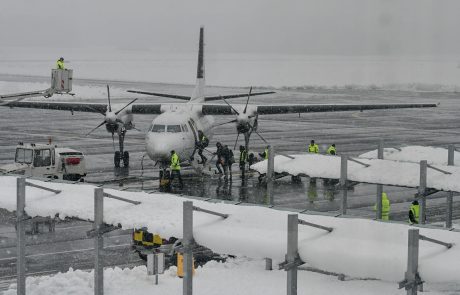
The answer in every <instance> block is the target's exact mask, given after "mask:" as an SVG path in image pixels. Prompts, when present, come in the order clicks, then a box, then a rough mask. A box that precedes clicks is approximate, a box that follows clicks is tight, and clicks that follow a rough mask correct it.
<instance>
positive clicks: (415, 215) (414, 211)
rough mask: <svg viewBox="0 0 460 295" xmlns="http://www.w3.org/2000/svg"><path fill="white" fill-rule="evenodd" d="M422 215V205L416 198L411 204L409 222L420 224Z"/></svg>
mask: <svg viewBox="0 0 460 295" xmlns="http://www.w3.org/2000/svg"><path fill="white" fill-rule="evenodd" d="M419 216H420V205H419V204H418V201H417V200H415V201H413V202H412V205H410V209H409V222H410V223H411V224H414V223H415V224H418V220H419Z"/></svg>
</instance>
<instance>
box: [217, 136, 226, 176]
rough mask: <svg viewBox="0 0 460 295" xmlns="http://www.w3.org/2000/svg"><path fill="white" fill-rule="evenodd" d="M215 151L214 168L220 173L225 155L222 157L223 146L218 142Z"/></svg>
mask: <svg viewBox="0 0 460 295" xmlns="http://www.w3.org/2000/svg"><path fill="white" fill-rule="evenodd" d="M216 147H217V151H216V152H215V155H217V160H216V168H217V171H219V174H222V169H224V164H225V157H224V147H223V146H222V144H221V143H220V142H217V143H216Z"/></svg>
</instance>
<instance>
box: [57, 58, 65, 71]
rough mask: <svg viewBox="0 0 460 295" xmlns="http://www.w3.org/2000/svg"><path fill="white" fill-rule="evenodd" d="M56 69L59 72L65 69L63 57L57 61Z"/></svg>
mask: <svg viewBox="0 0 460 295" xmlns="http://www.w3.org/2000/svg"><path fill="white" fill-rule="evenodd" d="M56 68H57V69H58V70H63V69H64V58H63V57H61V58H60V59H58V60H57V62H56Z"/></svg>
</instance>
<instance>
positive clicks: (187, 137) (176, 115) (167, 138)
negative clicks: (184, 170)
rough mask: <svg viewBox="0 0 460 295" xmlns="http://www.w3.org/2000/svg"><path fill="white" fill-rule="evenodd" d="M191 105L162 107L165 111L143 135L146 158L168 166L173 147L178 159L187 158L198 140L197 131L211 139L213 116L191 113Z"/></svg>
mask: <svg viewBox="0 0 460 295" xmlns="http://www.w3.org/2000/svg"><path fill="white" fill-rule="evenodd" d="M195 106H199V107H201V106H200V105H194V104H189V103H185V104H181V105H179V106H178V105H175V106H173V105H169V106H165V109H164V112H163V113H162V114H161V115H159V116H157V117H156V118H155V119H154V120H153V121H152V124H151V125H150V128H149V130H148V131H147V135H146V138H145V144H146V151H147V155H148V156H149V158H150V159H151V160H153V161H155V162H158V163H159V164H160V166H163V167H166V166H169V163H170V160H171V151H172V150H174V151H175V152H176V153H177V154H178V156H179V159H180V161H185V160H188V159H189V158H190V156H191V155H192V153H193V151H194V149H195V143H196V142H197V141H198V140H199V139H198V130H201V131H202V132H203V133H204V135H205V136H206V137H207V138H208V139H209V140H211V138H212V136H213V125H214V118H213V117H212V116H204V115H201V114H200V113H199V112H194V111H193V109H194V107H195Z"/></svg>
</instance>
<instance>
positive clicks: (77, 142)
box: [0, 76, 460, 276]
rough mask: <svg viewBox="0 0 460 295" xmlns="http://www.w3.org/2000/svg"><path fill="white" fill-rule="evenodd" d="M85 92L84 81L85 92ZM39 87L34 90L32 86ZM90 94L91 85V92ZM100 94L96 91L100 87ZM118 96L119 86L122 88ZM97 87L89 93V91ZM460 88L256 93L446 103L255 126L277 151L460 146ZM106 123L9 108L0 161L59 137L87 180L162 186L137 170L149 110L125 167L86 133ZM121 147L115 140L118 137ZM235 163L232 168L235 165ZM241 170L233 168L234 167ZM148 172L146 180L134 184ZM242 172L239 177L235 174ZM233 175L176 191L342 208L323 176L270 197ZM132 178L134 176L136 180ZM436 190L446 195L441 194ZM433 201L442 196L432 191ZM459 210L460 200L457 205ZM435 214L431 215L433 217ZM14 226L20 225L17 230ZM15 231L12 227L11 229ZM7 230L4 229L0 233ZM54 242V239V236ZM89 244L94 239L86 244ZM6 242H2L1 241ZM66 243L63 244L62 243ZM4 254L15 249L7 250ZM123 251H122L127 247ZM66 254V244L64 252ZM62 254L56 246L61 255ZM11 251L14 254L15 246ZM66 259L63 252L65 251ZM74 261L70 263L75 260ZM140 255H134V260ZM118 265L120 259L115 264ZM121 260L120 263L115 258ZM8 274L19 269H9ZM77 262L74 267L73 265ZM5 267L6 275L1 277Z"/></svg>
mask: <svg viewBox="0 0 460 295" xmlns="http://www.w3.org/2000/svg"><path fill="white" fill-rule="evenodd" d="M0 80H3V81H16V82H23V81H33V82H40V83H42V82H47V81H48V79H47V78H46V79H45V78H34V77H21V76H0ZM74 82H75V84H76V85H79V84H80V85H81V83H84V84H90V85H91V87H95V88H96V89H98V87H99V88H100V89H103V85H104V84H105V83H106V82H107V81H88V80H85V81H78V80H75V81H74ZM110 84H111V85H112V87H117V88H119V89H132V88H134V89H142V90H146V91H149V90H151V91H152V90H154V91H157V92H173V93H178V94H185V95H187V94H189V93H191V91H192V86H189V85H170V84H153V83H145V82H142V83H135V82H113V81H110ZM85 89H86V88H84V87H83V90H85ZM28 90H36V89H28ZM235 90H236V91H237V92H245V91H247V90H246V89H243V88H239V89H238V88H224V87H208V93H209V94H224V93H229V92H235ZM85 91H86V90H85ZM95 92H96V93H97V92H98V91H95ZM118 92H119V93H122V91H118ZM92 93H93V92H91V94H92ZM100 93H101V94H100V95H98V98H97V99H90V98H89V97H85V98H79V97H74V98H70V97H64V96H63V97H59V96H56V97H53V98H52V99H53V100H62V99H65V100H67V101H86V100H91V101H94V102H105V98H104V92H103V91H100ZM458 96H459V95H458V94H457V93H429V92H407V91H384V90H357V89H338V90H333V89H329V90H326V89H325V90H321V89H310V90H308V89H307V90H305V89H301V90H297V89H287V90H277V94H274V95H271V96H267V97H263V98H257V97H256V98H254V99H251V102H252V103H257V102H259V103H277V102H278V103H408V102H415V101H417V102H422V103H429V102H440V105H439V106H438V107H437V108H435V109H420V110H417V109H408V110H388V111H366V112H338V113H324V114H320V113H317V114H302V115H300V116H299V115H282V116H263V117H260V118H259V132H260V133H261V134H262V135H263V136H264V138H265V139H266V140H267V141H268V142H270V143H271V144H272V145H274V146H275V147H276V149H277V150H278V151H283V152H286V153H299V152H304V151H305V149H306V144H307V142H309V140H310V139H315V141H316V142H317V143H318V144H319V145H320V150H321V151H322V152H324V151H325V150H326V148H327V146H328V145H329V144H330V143H335V144H336V146H337V149H338V153H339V154H340V153H348V154H350V155H354V156H357V155H359V154H361V153H364V152H367V151H369V150H373V149H375V148H376V145H377V144H378V141H379V139H380V138H383V139H384V140H385V143H386V144H387V146H400V145H430V146H443V147H446V146H447V144H458V143H459V142H460V137H459V135H460V128H459V127H460V120H458V113H459V112H460V106H459V105H458V102H457V99H458ZM129 98H132V96H128V95H126V96H124V97H123V98H122V97H114V98H113V100H115V101H116V102H125V101H128V100H129ZM141 101H143V102H171V100H165V99H161V98H155V97H146V98H143V99H142V100H141ZM243 101H244V99H241V100H238V99H236V100H233V101H232V102H235V103H237V102H238V103H241V102H243ZM217 118H218V120H219V121H221V122H225V121H228V120H230V119H231V118H229V117H217ZM101 120H102V116H100V115H98V114H91V113H75V114H74V115H71V114H70V112H58V111H46V110H27V109H7V108H0V124H1V126H2V127H3V128H1V130H0V164H5V163H9V162H11V161H12V158H13V155H14V149H15V145H16V143H17V142H18V141H24V142H46V141H47V140H48V138H49V137H52V138H53V142H55V143H57V144H59V145H60V146H68V147H72V148H75V149H78V150H81V151H83V152H84V153H86V154H87V156H88V158H89V159H90V161H88V168H89V175H88V177H87V181H89V182H95V183H105V185H104V186H105V187H116V188H120V187H119V185H120V180H119V179H118V178H119V176H120V175H124V176H122V178H126V177H127V175H129V177H130V180H129V181H128V179H125V180H124V181H123V187H124V188H126V189H144V190H147V191H157V185H158V183H157V181H156V180H154V178H155V177H156V176H157V169H155V168H154V167H153V163H152V162H151V161H150V160H148V159H145V160H144V163H143V165H144V172H142V171H141V158H142V155H143V153H144V132H145V130H147V128H148V127H149V124H150V122H151V120H152V117H151V116H135V117H134V122H135V124H136V127H137V128H139V129H140V130H142V131H143V132H138V131H130V132H128V134H127V137H126V142H125V144H126V149H127V150H128V151H129V152H130V153H131V167H130V169H129V171H126V170H123V169H122V170H118V171H115V170H114V168H113V164H112V161H113V147H112V139H111V136H110V134H109V133H107V132H106V131H105V130H104V129H103V128H100V129H99V130H97V131H95V132H94V133H93V134H91V136H88V137H85V136H84V134H86V133H87V132H88V131H89V130H90V129H92V128H93V127H95V126H96V125H97V124H99V123H100V121H101ZM235 138H236V133H235V127H234V126H232V125H225V126H221V127H219V128H218V129H216V133H215V137H214V138H213V140H212V141H211V145H214V144H215V142H216V141H221V142H223V143H224V144H228V145H229V146H233V144H234V141H235ZM115 144H117V143H116V142H115ZM264 146H265V143H264V142H263V141H262V140H260V139H259V138H258V137H256V136H254V137H253V138H252V140H251V148H252V149H253V150H256V151H262V150H263V147H264ZM235 166H236V165H235ZM235 169H236V167H235ZM141 175H142V176H143V179H144V181H140V180H137V179H138V178H139V177H140V176H141ZM235 176H236V177H235ZM235 176H234V179H233V181H232V182H225V181H224V180H219V179H218V178H212V179H203V180H201V179H198V178H196V177H190V178H188V179H186V180H185V183H186V188H185V189H184V190H183V191H177V190H174V191H173V192H175V193H179V194H186V195H193V196H198V197H205V198H217V199H226V200H234V201H244V202H249V203H259V204H272V205H277V206H280V207H287V208H291V209H296V210H305V209H308V210H314V211H323V212H325V211H326V212H334V211H336V210H338V209H339V206H340V205H339V204H340V199H339V192H337V193H335V194H334V193H332V194H331V192H330V191H328V189H327V188H324V187H323V185H322V182H321V181H319V180H318V181H317V184H316V187H314V186H311V185H310V183H309V181H308V180H306V179H302V183H300V184H293V183H291V181H290V179H289V178H285V179H281V180H279V181H278V182H277V184H275V188H274V190H275V194H274V198H273V200H269V199H267V198H266V193H265V189H264V187H263V186H260V185H259V184H258V181H257V178H256V177H252V178H250V179H249V180H248V181H247V182H246V183H245V184H244V185H243V184H242V182H241V180H240V179H239V178H238V177H237V175H235ZM131 177H132V178H131ZM385 191H386V192H387V193H388V195H389V197H390V200H391V201H392V211H391V218H392V219H396V220H406V218H407V210H408V207H409V200H410V199H411V198H412V196H413V194H414V193H415V190H411V189H404V188H398V187H385ZM438 195H440V194H438ZM435 197H436V196H435ZM348 198H349V206H350V210H349V213H350V214H356V215H359V216H366V217H371V216H373V214H374V213H373V211H372V206H373V204H374V199H375V186H372V185H357V186H355V188H354V191H353V192H349V193H348ZM444 200H445V199H444V198H443V196H442V195H440V196H438V197H437V199H433V200H430V201H429V202H428V218H429V221H441V220H442V218H443V216H444V211H443V209H444V202H445V201H444ZM454 206H455V208H459V203H458V201H456V202H455V204H454ZM455 216H456V217H457V218H459V217H460V211H459V209H456V211H455V212H454V217H455ZM430 218H431V219H430ZM13 230H14V228H13ZM7 231H11V227H10V228H9V229H8V230H7ZM0 235H3V233H0ZM52 239H56V237H54V238H52ZM88 242H89V240H88ZM2 247H3V245H2ZM67 248H68V249H70V248H72V249H75V248H76V249H80V250H83V249H86V248H87V244H85V242H83V243H82V244H78V245H77V244H73V243H68V244H67ZM34 249H35V250H31V251H32V253H36V254H40V253H43V252H41V251H39V249H38V248H34ZM64 249H65V247H64ZM1 250H2V251H3V250H5V252H4V253H7V251H9V250H8V249H7V247H5V249H3V248H2V249H1ZM126 250H127V247H126V248H125V249H124V250H123V249H122V250H120V251H126ZM59 251H65V250H59ZM59 251H57V250H56V252H59ZM10 252H11V251H10ZM12 255H13V254H12V252H11V254H8V255H3V256H1V257H0V259H1V258H9V257H12ZM64 256H65V255H64ZM65 257H66V259H68V260H66V259H64V261H68V263H66V266H67V267H68V266H72V265H75V266H77V263H76V261H78V259H80V257H79V258H78V259H76V258H75V257H76V256H75V255H74V253H68V255H67V256H65ZM72 258H73V260H72ZM86 259H87V260H88V261H90V259H91V254H87V256H86ZM133 259H134V258H133ZM10 262H11V261H5V264H4V263H2V262H1V260H0V266H1V267H7V266H8V263H10ZM118 263H120V264H122V262H118ZM45 264H46V263H44V262H42V264H40V263H39V264H38V265H39V266H40V267H41V269H54V268H56V265H57V263H54V264H53V263H51V264H50V265H45ZM115 264H116V263H115ZM11 267H12V266H11V265H10V270H9V273H10V274H11V273H14V269H12V268H11ZM77 268H78V266H77ZM7 273H8V272H4V273H3V272H2V274H3V275H4V276H6V275H7Z"/></svg>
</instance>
